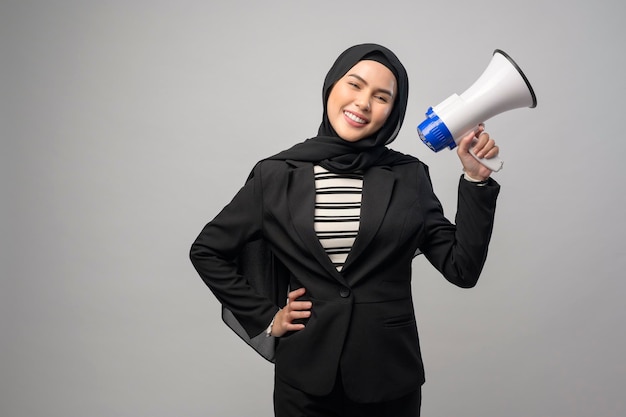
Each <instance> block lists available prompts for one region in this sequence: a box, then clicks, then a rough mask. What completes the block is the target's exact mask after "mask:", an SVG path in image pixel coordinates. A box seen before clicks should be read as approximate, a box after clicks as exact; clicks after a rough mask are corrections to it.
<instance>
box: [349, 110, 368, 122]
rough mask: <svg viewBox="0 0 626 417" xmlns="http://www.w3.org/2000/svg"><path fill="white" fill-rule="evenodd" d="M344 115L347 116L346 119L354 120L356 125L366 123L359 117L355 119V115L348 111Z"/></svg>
mask: <svg viewBox="0 0 626 417" xmlns="http://www.w3.org/2000/svg"><path fill="white" fill-rule="evenodd" d="M344 114H345V115H346V116H348V118H350V119H351V120H354V121H355V122H357V123H366V122H367V120H364V119H361V118H360V117H357V116H356V115H355V114H352V113H350V112H348V111H347V112H344Z"/></svg>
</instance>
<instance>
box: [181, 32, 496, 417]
mask: <svg viewBox="0 0 626 417" xmlns="http://www.w3.org/2000/svg"><path fill="white" fill-rule="evenodd" d="M408 85H409V84H408V77H407V74H406V71H405V69H404V66H403V65H402V64H401V63H400V61H399V60H398V58H397V57H396V56H395V55H394V54H393V52H391V51H390V50H388V49H387V48H385V47H383V46H380V45H375V44H363V45H356V46H354V47H352V48H349V49H347V50H346V51H344V52H343V53H342V54H341V55H340V56H339V58H337V60H336V61H335V63H334V64H333V66H332V67H331V69H330V71H329V72H328V74H327V76H326V78H325V80H324V87H323V100H324V113H323V119H322V123H321V125H320V127H319V130H318V135H317V136H316V137H314V138H311V139H308V140H306V141H304V142H301V143H298V144H296V145H295V146H293V147H292V148H290V149H287V150H286V151H283V152H280V153H279V154H277V155H274V156H271V157H269V158H266V159H264V160H262V161H260V162H259V163H257V164H256V166H255V167H254V169H253V171H252V173H251V175H250V177H249V179H248V181H247V182H246V184H245V185H244V186H243V188H241V190H240V191H239V192H238V193H237V195H236V196H235V197H234V199H233V200H232V201H231V202H230V203H229V204H228V205H227V206H226V207H225V208H224V209H223V210H222V212H221V213H220V214H218V215H217V217H215V218H214V219H213V220H212V221H210V222H209V223H208V224H207V225H206V226H205V227H204V229H203V230H202V232H201V233H200V235H199V236H198V238H197V239H196V241H195V242H194V244H193V245H192V248H191V254H190V255H191V260H192V262H193V264H194V266H195V267H196V270H197V271H198V273H199V274H200V276H201V277H202V279H203V280H204V282H205V283H206V284H207V285H208V287H209V288H210V289H211V290H212V291H213V293H214V294H215V296H216V297H217V298H218V300H219V301H220V302H221V303H222V305H223V307H224V311H225V314H224V318H225V321H226V322H227V324H229V325H230V326H231V327H232V328H233V329H234V330H235V331H237V333H238V334H239V335H240V336H241V337H242V338H243V339H244V340H246V341H247V342H248V343H249V344H250V345H251V346H252V347H254V348H255V349H257V351H258V352H259V353H261V354H262V355H263V356H264V357H265V358H266V359H268V360H271V361H273V362H275V364H276V372H275V385H274V409H275V414H276V416H279V417H293V416H300V415H307V416H316V417H325V416H335V417H336V416H357V415H358V416H360V417H368V416H371V417H374V416H376V417H392V416H393V417H404V416H406V417H408V416H411V417H415V416H419V413H420V406H421V385H422V384H423V383H424V368H423V365H422V358H421V352H420V347H419V339H418V333H417V327H416V320H415V312H414V310H413V300H412V295H411V261H412V259H413V257H414V256H415V254H417V253H424V254H425V255H426V257H427V258H428V260H429V261H430V262H431V263H432V264H433V265H434V266H435V267H436V268H437V269H438V270H439V271H440V272H441V274H442V275H443V276H444V277H445V278H446V279H447V280H448V281H450V282H452V283H453V284H456V285H458V286H460V287H472V286H474V285H475V284H476V281H477V280H478V277H479V275H480V272H481V270H482V267H483V263H484V261H485V259H486V255H487V247H488V244H489V240H490V237H491V230H492V226H493V217H494V212H495V202H496V198H497V195H498V192H499V185H498V184H497V183H496V182H495V181H494V180H492V179H490V178H489V174H490V171H488V170H487V169H486V168H484V167H483V166H482V165H481V164H479V163H478V162H476V160H475V159H474V158H473V157H472V156H471V155H470V154H469V146H470V142H471V141H472V140H474V139H476V145H474V149H475V150H476V151H477V152H483V153H485V154H488V155H491V156H495V155H496V154H497V151H498V148H497V147H496V146H495V144H494V142H493V140H490V139H489V137H488V135H487V134H486V133H484V132H481V133H480V135H479V138H475V137H474V134H472V135H468V136H467V137H466V138H464V139H463V141H462V142H461V144H460V145H459V147H458V149H459V151H458V153H459V157H460V159H461V162H462V165H463V169H464V170H465V172H466V174H465V176H464V177H462V178H461V179H460V182H459V207H458V210H457V224H456V225H454V224H452V223H451V222H450V221H448V220H447V219H446V218H445V217H444V214H443V209H442V207H441V205H440V203H439V200H438V199H437V197H436V196H435V194H434V192H433V190H432V186H431V182H430V177H429V175H428V169H427V167H426V166H425V165H424V164H423V163H422V162H420V161H419V160H418V159H417V158H415V157H412V156H410V155H405V154H402V153H399V152H396V151H394V150H392V149H389V148H388V147H387V146H386V145H388V144H389V143H391V142H392V141H393V140H394V139H395V138H396V136H397V134H398V132H399V130H400V127H401V126H402V121H403V120H404V113H405V111H406V107H407V101H408ZM471 177H474V178H478V179H482V180H483V181H479V182H476V181H474V180H473V179H472V178H471ZM288 291H289V292H288ZM285 299H287V301H286V302H285Z"/></svg>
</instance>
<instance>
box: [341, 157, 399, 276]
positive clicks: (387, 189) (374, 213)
mask: <svg viewBox="0 0 626 417" xmlns="http://www.w3.org/2000/svg"><path fill="white" fill-rule="evenodd" d="M394 183H395V177H394V174H393V172H392V171H390V170H389V169H387V168H385V167H372V168H370V169H369V170H367V171H366V172H365V175H364V177H363V196H362V200H361V221H360V224H359V234H358V235H357V238H356V240H355V242H354V245H353V246H352V250H351V251H350V253H349V254H348V259H346V263H345V264H344V266H343V271H345V270H346V269H348V268H349V267H350V265H351V264H353V263H354V262H355V261H356V260H357V259H358V258H359V256H360V255H361V254H362V253H363V252H364V251H365V249H366V248H367V246H368V245H369V243H370V242H371V240H372V239H373V238H374V236H375V235H376V233H377V232H378V229H379V228H380V225H381V224H382V222H383V220H384V218H385V214H386V213H387V207H389V202H390V201H391V195H392V193H393V187H394Z"/></svg>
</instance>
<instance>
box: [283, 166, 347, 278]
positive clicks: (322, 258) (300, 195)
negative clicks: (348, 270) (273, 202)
mask: <svg viewBox="0 0 626 417" xmlns="http://www.w3.org/2000/svg"><path fill="white" fill-rule="evenodd" d="M288 163H289V164H291V165H292V167H293V168H292V170H291V171H290V177H289V185H288V188H287V199H288V202H289V211H290V213H291V219H292V222H293V227H294V229H295V230H296V232H297V234H298V236H299V237H300V239H301V240H302V241H303V242H304V244H305V245H306V247H307V249H308V251H309V252H310V254H311V255H312V256H313V257H314V258H315V260H317V262H318V263H319V264H320V265H321V266H322V267H323V268H324V269H325V270H326V271H327V272H328V273H329V274H330V275H331V276H332V277H334V278H335V279H337V280H338V281H339V282H341V283H342V284H344V285H346V281H345V279H344V278H343V276H342V275H341V274H340V273H339V272H338V271H337V269H336V268H335V266H334V265H333V263H332V262H331V260H330V258H329V257H328V254H327V253H326V251H325V250H324V248H323V247H322V244H321V243H320V241H319V238H318V237H317V235H316V234H315V229H314V221H315V176H314V174H313V165H312V164H311V163H309V162H300V161H291V160H290V161H288Z"/></svg>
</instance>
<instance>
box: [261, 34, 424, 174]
mask: <svg viewBox="0 0 626 417" xmlns="http://www.w3.org/2000/svg"><path fill="white" fill-rule="evenodd" d="M363 60H373V61H376V62H379V63H381V64H383V65H384V66H385V67H387V68H388V69H389V70H390V71H391V72H392V73H393V74H394V76H395V77H396V84H397V94H396V97H395V101H394V105H393V108H392V110H391V114H390V115H389V117H388V118H387V121H386V122H385V124H384V125H383V127H382V128H380V130H378V131H377V132H376V133H374V134H373V135H372V136H369V137H366V138H363V139H361V140H359V141H357V142H348V141H345V140H343V139H342V138H340V137H339V135H338V134H337V133H336V132H335V130H334V129H333V127H332V126H331V124H330V120H329V119H328V114H327V103H328V96H329V95H330V91H331V90H332V88H333V86H334V85H335V83H336V82H337V81H338V80H339V79H341V78H342V77H343V76H344V75H345V74H346V73H347V72H348V71H349V70H350V68H352V67H353V66H354V65H356V64H357V63H358V62H359V61H363ZM322 93H323V96H322V97H323V104H324V113H323V116H322V123H321V125H320V127H319V130H318V133H317V136H315V137H313V138H310V139H307V140H305V141H304V142H301V143H298V144H296V145H295V146H293V147H291V148H289V149H287V150H285V151H282V152H280V153H278V154H277V155H274V156H271V157H269V158H268V159H272V160H288V159H291V160H297V161H308V162H314V163H319V164H320V165H321V166H323V167H324V168H326V169H328V170H329V171H332V172H336V173H349V172H355V171H365V170H367V169H368V168H370V167H372V166H380V165H386V166H389V165H397V164H404V163H408V162H415V159H414V158H413V157H409V156H407V155H403V154H401V153H398V152H396V151H393V150H390V149H388V148H387V147H386V146H385V145H387V144H389V143H391V142H392V141H393V140H394V139H395V138H396V137H397V136H398V132H399V131H400V127H401V126H402V122H403V120H404V114H405V112H406V107H407V102H408V96H409V79H408V76H407V73H406V70H405V69H404V66H403V65H402V63H401V62H400V60H399V59H398V58H397V57H396V55H395V54H394V53H393V52H391V51H390V50H389V49H387V48H385V47H384V46H381V45H376V44H372V43H366V44H361V45H355V46H352V47H350V48H348V49H347V50H345V51H344V52H343V53H342V54H341V55H339V57H338V58H337V60H336V61H335V63H334V64H333V66H332V67H331V68H330V70H329V71H328V74H326V78H325V79H324V87H323V89H322Z"/></svg>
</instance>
